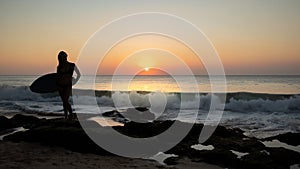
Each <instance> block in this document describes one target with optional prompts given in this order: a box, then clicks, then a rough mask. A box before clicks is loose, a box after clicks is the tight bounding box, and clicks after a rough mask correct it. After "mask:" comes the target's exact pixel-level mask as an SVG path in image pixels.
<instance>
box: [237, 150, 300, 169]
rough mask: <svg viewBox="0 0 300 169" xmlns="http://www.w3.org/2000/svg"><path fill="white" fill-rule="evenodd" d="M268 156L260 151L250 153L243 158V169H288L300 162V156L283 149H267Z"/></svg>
mask: <svg viewBox="0 0 300 169" xmlns="http://www.w3.org/2000/svg"><path fill="white" fill-rule="evenodd" d="M267 151H268V152H269V153H270V154H267V153H264V152H262V151H256V152H251V153H250V154H248V155H245V156H243V158H242V164H243V166H244V167H243V168H247V169H252V168H257V169H265V168H274V169H289V168H290V166H291V165H293V164H297V163H299V161H300V154H299V153H297V152H294V151H291V150H287V149H284V148H267Z"/></svg>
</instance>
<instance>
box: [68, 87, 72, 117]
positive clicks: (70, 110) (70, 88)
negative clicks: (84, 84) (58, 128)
mask: <svg viewBox="0 0 300 169" xmlns="http://www.w3.org/2000/svg"><path fill="white" fill-rule="evenodd" d="M71 92H72V86H68V87H67V88H66V103H67V105H66V107H67V110H68V112H69V118H70V119H71V118H73V110H72V107H71V104H70V103H69V97H70V95H71Z"/></svg>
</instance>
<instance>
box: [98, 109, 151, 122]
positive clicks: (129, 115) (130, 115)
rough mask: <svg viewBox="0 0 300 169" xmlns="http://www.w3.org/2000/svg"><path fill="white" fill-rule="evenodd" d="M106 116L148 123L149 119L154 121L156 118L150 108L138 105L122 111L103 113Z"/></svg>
mask: <svg viewBox="0 0 300 169" xmlns="http://www.w3.org/2000/svg"><path fill="white" fill-rule="evenodd" d="M102 115H103V116H104V117H112V119H113V120H115V121H117V122H123V123H126V122H129V121H133V122H137V123H147V122H149V121H153V120H154V119H155V115H154V114H153V113H151V112H150V111H149V109H148V108H145V107H136V108H129V109H127V110H124V111H122V112H119V111H117V110H113V111H109V112H105V113H103V114H102Z"/></svg>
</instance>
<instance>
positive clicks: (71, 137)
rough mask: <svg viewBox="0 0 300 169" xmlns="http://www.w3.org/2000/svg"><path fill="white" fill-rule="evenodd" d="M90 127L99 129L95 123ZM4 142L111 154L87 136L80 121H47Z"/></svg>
mask: <svg viewBox="0 0 300 169" xmlns="http://www.w3.org/2000/svg"><path fill="white" fill-rule="evenodd" d="M89 123H95V122H92V121H91V122H89ZM90 126H97V127H98V126H99V125H98V124H97V123H95V124H91V125H90ZM4 140H6V141H7V140H8V141H14V142H20V141H27V142H38V143H42V144H45V145H55V146H61V147H64V148H67V149H70V150H72V151H76V152H81V153H95V154H100V155H108V154H110V153H108V152H107V151H105V150H104V149H102V148H100V147H99V146H98V145H96V144H95V143H94V142H93V141H92V140H91V139H90V138H89V137H88V136H87V135H86V133H85V132H84V130H83V129H82V128H81V127H80V124H79V123H78V121H66V120H64V119H52V120H47V122H45V123H40V124H39V125H37V126H35V127H33V128H31V129H30V130H28V131H25V132H18V133H15V134H13V135H9V136H6V137H4Z"/></svg>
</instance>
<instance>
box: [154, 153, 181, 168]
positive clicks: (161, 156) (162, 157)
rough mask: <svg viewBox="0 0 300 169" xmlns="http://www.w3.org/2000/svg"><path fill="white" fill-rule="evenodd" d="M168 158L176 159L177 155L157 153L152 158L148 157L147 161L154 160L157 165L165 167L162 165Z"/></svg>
mask: <svg viewBox="0 0 300 169" xmlns="http://www.w3.org/2000/svg"><path fill="white" fill-rule="evenodd" d="M170 157H178V156H177V155H175V154H165V153H163V152H159V153H157V154H156V155H154V156H153V157H150V158H149V159H152V160H155V161H157V162H158V163H159V164H161V165H166V164H165V163H164V161H165V160H166V159H167V158H170Z"/></svg>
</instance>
